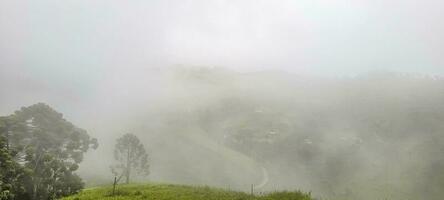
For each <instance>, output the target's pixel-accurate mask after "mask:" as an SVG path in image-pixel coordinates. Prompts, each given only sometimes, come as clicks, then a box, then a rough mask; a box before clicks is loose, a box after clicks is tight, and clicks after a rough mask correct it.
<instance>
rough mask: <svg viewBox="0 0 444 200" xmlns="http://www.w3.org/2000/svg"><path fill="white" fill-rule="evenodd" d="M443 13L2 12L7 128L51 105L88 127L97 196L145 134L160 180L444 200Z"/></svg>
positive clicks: (35, 7)
mask: <svg viewBox="0 0 444 200" xmlns="http://www.w3.org/2000/svg"><path fill="white" fill-rule="evenodd" d="M442 7H444V2H443V1H438V0H425V1H415V0H403V1H400V0H393V1H381V0H372V1H370V0H357V1H346V0H330V1H327V0H298V1H278V2H276V1H253V0H243V1H223V0H215V1H204V0H195V1H191V0H190V1H188V0H187V1H175V0H171V1H115V0H106V1H105V0H96V1H87V0H65V1H55V0H41V1H13V0H0V94H1V98H0V115H2V116H3V115H8V114H11V113H13V112H14V111H15V110H17V109H19V108H20V107H22V106H29V105H32V104H34V103H37V102H44V103H47V104H48V105H51V106H52V107H53V108H55V109H56V110H58V111H59V112H61V113H63V114H64V117H65V118H66V119H68V120H69V121H71V122H73V124H75V125H76V126H79V127H81V128H84V129H86V130H87V131H88V133H89V134H90V135H91V136H93V137H96V138H97V139H98V141H99V144H100V147H99V148H98V149H97V150H95V151H89V152H88V154H87V155H86V157H85V160H84V161H83V162H82V164H81V166H80V169H79V171H78V173H79V174H80V176H81V177H82V178H83V179H84V181H85V182H86V184H87V185H89V186H94V185H101V184H109V183H110V182H112V180H113V175H112V173H111V170H110V168H109V166H110V165H111V164H112V163H113V156H112V150H113V147H114V145H115V140H116V139H117V138H118V137H120V136H121V135H123V134H125V133H133V134H135V135H137V136H138V137H140V139H141V141H142V143H143V144H144V145H145V146H146V148H147V151H148V153H149V157H150V160H149V161H150V165H151V167H150V171H151V174H150V175H149V177H148V180H149V181H154V182H167V183H181V184H197V185H210V186H217V187H222V188H230V189H236V190H248V189H249V187H250V185H251V184H254V185H255V186H256V187H257V188H256V189H257V191H264V192H266V191H273V190H283V189H289V190H294V189H301V190H304V191H312V192H313V194H314V196H316V197H323V198H329V199H364V200H365V199H385V198H387V199H442V197H443V195H444V193H443V192H442V188H443V187H444V177H442V175H441V174H443V172H444V171H443V169H444V167H443V166H444V160H443V158H444V155H443V154H444V149H443V145H444V139H443V138H444V137H443V136H444V135H443V134H444V133H443V131H444V126H443V123H442V121H443V120H444V107H443V105H442V102H444V101H443V100H444V92H443V91H444V84H443V83H444V78H443V77H442V75H443V73H444V67H443V65H444V58H443V57H442V55H443V54H444V39H443V38H442V35H444V24H443V23H442V22H441V21H440V19H442V18H443V17H444V14H443V13H442V12H441V8H442ZM138 181H146V180H145V179H139V180H138Z"/></svg>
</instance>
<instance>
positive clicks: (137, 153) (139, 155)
mask: <svg viewBox="0 0 444 200" xmlns="http://www.w3.org/2000/svg"><path fill="white" fill-rule="evenodd" d="M114 158H115V159H116V161H117V164H116V165H113V166H111V170H112V172H113V173H114V174H115V175H116V176H119V180H120V178H122V177H125V179H126V183H127V184H128V183H129V182H130V177H131V175H132V172H133V170H135V172H136V173H137V174H139V175H145V176H148V174H149V164H148V154H147V153H146V150H145V147H144V146H143V144H142V143H140V140H139V138H137V136H135V135H133V134H130V133H128V134H125V135H123V136H122V137H120V138H119V139H117V143H116V146H115V148H114Z"/></svg>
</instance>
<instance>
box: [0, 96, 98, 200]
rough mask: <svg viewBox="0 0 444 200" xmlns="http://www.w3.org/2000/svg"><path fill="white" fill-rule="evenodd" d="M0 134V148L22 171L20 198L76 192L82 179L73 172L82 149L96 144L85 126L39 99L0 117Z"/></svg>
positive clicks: (52, 197)
mask: <svg viewBox="0 0 444 200" xmlns="http://www.w3.org/2000/svg"><path fill="white" fill-rule="evenodd" d="M0 136H1V137H2V138H3V139H2V140H3V144H2V146H1V147H2V149H3V150H2V152H7V153H6V154H8V155H9V156H10V157H11V159H12V160H13V163H12V164H14V165H18V166H17V167H15V168H17V169H21V170H22V171H23V173H22V174H23V175H22V176H21V177H20V178H21V180H23V181H22V182H20V183H21V185H20V188H22V189H23V190H24V193H25V195H24V196H22V197H21V198H20V199H32V200H35V199H55V198H58V197H61V196H66V195H70V194H73V193H76V192H78V191H79V190H80V189H81V188H82V187H83V183H82V181H81V179H80V178H79V177H78V176H77V175H76V174H75V173H74V172H75V171H76V170H77V169H78V164H79V163H80V162H81V161H82V159H83V153H85V152H86V151H87V150H88V149H89V148H94V149H96V148H97V147H98V143H97V140H96V139H94V138H90V136H89V135H88V134H87V132H86V131H85V130H83V129H80V128H77V127H76V126H74V125H73V124H72V123H70V122H68V121H66V120H65V119H64V118H63V115H62V114H61V113H58V112H57V111H55V110H54V109H52V108H51V107H49V106H48V105H46V104H43V103H38V104H35V105H32V106H29V107H23V108H21V109H20V110H18V111H16V112H15V113H14V114H12V115H10V116H6V117H2V118H0ZM5 158H6V157H5ZM12 183H17V182H16V181H10V183H9V184H12Z"/></svg>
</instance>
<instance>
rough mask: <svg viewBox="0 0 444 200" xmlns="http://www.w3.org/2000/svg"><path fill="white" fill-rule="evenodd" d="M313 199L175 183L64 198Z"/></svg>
mask: <svg viewBox="0 0 444 200" xmlns="http://www.w3.org/2000/svg"><path fill="white" fill-rule="evenodd" d="M93 199H94V200H96V199H99V200H100V199H104V200H106V199H109V200H129V199H136V200H137V199H139V200H141V199H146V200H176V199H177V200H312V198H311V196H310V194H305V193H302V192H299V191H295V192H288V191H283V192H273V193H269V194H266V195H254V196H252V195H250V194H247V193H244V192H237V191H229V190H223V189H217V188H210V187H194V186H185V185H171V184H143V185H120V186H118V187H117V189H116V192H115V195H114V196H113V195H112V187H110V186H106V187H95V188H91V189H85V190H83V191H82V192H80V193H79V194H77V195H74V196H70V197H65V198H63V199H62V200H93Z"/></svg>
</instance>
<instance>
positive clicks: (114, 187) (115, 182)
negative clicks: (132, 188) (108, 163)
mask: <svg viewBox="0 0 444 200" xmlns="http://www.w3.org/2000/svg"><path fill="white" fill-rule="evenodd" d="M116 184H117V177H116V176H114V183H113V196H114V193H115V191H116Z"/></svg>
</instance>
